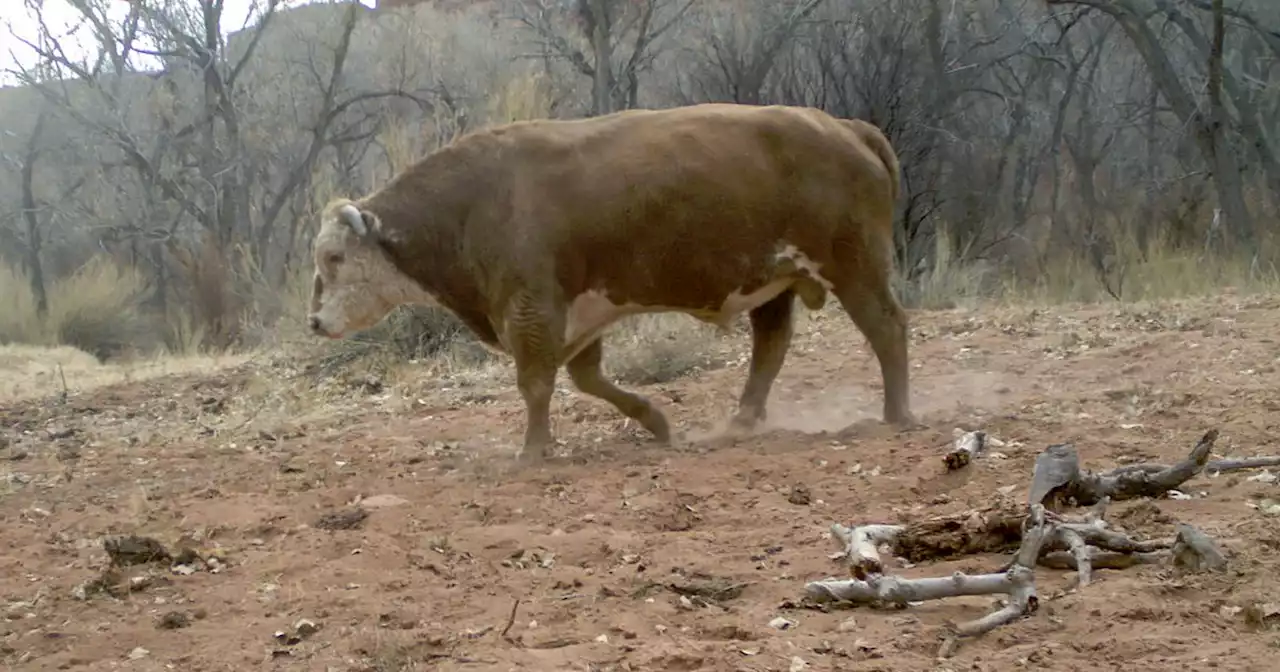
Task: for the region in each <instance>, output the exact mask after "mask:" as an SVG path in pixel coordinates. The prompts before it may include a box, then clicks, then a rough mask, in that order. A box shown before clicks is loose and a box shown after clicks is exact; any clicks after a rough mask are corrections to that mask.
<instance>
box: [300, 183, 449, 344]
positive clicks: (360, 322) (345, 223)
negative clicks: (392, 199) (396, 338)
mask: <svg viewBox="0 0 1280 672" xmlns="http://www.w3.org/2000/svg"><path fill="white" fill-rule="evenodd" d="M382 240H383V232H382V222H381V221H379V219H378V216H377V215H375V214H374V213H372V212H370V211H368V210H364V209H361V207H360V206H359V205H357V204H356V203H355V202H353V201H349V200H345V199H344V200H338V201H334V202H333V203H330V204H329V205H328V206H327V207H325V209H324V211H323V213H322V214H321V216H320V230H319V232H317V233H316V236H315V239H314V241H313V242H312V251H313V253H314V255H315V265H316V273H315V279H314V281H313V283H312V286H311V312H310V314H309V315H307V326H308V327H309V328H310V330H311V332H312V333H313V334H317V335H320V336H327V337H329V338H342V337H343V336H345V335H347V334H350V333H351V332H354V331H360V330H362V329H368V328H369V327H372V326H373V325H375V324H377V323H378V322H379V321H381V320H382V318H384V317H386V316H387V314H388V313H390V312H391V311H392V309H394V308H395V307H396V306H398V305H400V304H402V303H411V302H423V300H424V298H426V294H425V292H423V291H422V288H421V287H420V286H418V284H417V283H416V282H414V280H413V279H412V278H409V277H408V276H406V275H405V274H404V273H403V272H401V271H400V269H399V268H397V267H396V265H395V263H393V262H392V260H391V258H390V257H389V256H388V255H387V253H386V251H385V250H384V249H383V246H382V243H381V241H382Z"/></svg>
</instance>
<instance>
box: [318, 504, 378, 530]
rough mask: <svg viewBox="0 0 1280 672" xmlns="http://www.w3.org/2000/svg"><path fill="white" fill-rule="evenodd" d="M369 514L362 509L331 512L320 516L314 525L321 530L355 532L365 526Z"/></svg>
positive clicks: (354, 508)
mask: <svg viewBox="0 0 1280 672" xmlns="http://www.w3.org/2000/svg"><path fill="white" fill-rule="evenodd" d="M368 517H369V512H368V511H366V510H365V509H362V508H360V507H358V506H357V507H352V508H349V509H343V510H341V511H331V512H329V513H326V514H324V515H323V516H320V518H318V519H317V520H316V522H315V523H314V524H313V525H312V527H315V528H317V529H321V530H355V529H359V528H360V527H362V526H363V525H364V521H365V519H366V518H368Z"/></svg>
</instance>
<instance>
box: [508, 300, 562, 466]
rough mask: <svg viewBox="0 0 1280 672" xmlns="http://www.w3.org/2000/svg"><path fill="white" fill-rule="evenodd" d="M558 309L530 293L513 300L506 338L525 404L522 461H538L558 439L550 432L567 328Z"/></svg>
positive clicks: (527, 462)
mask: <svg viewBox="0 0 1280 672" xmlns="http://www.w3.org/2000/svg"><path fill="white" fill-rule="evenodd" d="M558 316H559V311H556V310H555V309H554V307H552V306H549V305H547V303H544V302H541V301H537V300H535V299H533V298H531V297H528V296H519V297H516V298H515V299H513V300H512V302H511V307H510V309H509V310H508V311H507V319H506V320H505V321H506V341H507V343H508V345H509V347H510V348H511V355H512V358H513V359H515V365H516V387H517V388H519V390H520V396H522V397H524V404H525V432H524V448H523V449H522V450H521V451H520V461H521V462H524V463H526V464H537V463H540V462H542V461H543V460H545V459H546V457H547V452H548V450H549V449H550V447H551V445H552V444H553V443H554V442H555V438H554V437H553V436H552V435H551V396H552V394H553V393H554V392H555V389H556V370H557V369H558V368H559V364H558V360H557V357H558V355H559V352H560V342H561V340H562V339H561V338H559V337H558V336H559V335H560V334H562V333H563V332H564V329H563V328H562V327H559V323H560V322H562V320H561V319H558Z"/></svg>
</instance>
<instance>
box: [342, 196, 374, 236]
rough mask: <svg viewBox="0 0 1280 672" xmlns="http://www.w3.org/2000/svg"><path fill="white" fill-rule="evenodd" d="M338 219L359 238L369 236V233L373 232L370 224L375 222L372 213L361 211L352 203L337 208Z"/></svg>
mask: <svg viewBox="0 0 1280 672" xmlns="http://www.w3.org/2000/svg"><path fill="white" fill-rule="evenodd" d="M338 217H340V218H341V219H342V221H343V222H345V223H346V225H347V226H349V227H351V230H352V231H354V232H355V234H356V235H357V236H360V237H361V238H364V237H365V236H368V235H369V232H370V231H372V230H373V226H372V224H375V223H376V221H377V218H376V217H374V216H373V213H371V212H366V211H363V210H361V209H360V208H358V207H356V206H355V204H354V203H347V204H345V205H343V206H342V207H340V208H338Z"/></svg>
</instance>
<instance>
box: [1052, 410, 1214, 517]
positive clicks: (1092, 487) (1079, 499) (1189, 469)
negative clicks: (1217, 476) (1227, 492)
mask: <svg viewBox="0 0 1280 672" xmlns="http://www.w3.org/2000/svg"><path fill="white" fill-rule="evenodd" d="M1217 440H1218V430H1217V429H1216V428H1215V429H1210V430H1209V431H1207V432H1205V433H1204V435H1203V436H1201V437H1200V440H1199V441H1198V442H1196V445H1195V447H1194V448H1192V449H1191V452H1190V453H1189V454H1188V455H1187V457H1186V458H1184V459H1183V460H1182V461H1180V462H1178V463H1177V464H1174V465H1172V466H1163V465H1153V464H1140V465H1130V466H1124V467H1119V468H1117V469H1112V470H1111V471H1107V472H1103V473H1097V474H1095V473H1093V472H1090V471H1086V470H1084V469H1083V468H1082V467H1081V466H1080V457H1079V456H1078V455H1077V454H1076V449H1075V446H1073V445H1072V444H1070V443H1060V444H1056V445H1052V446H1049V447H1048V448H1045V449H1044V451H1043V452H1041V453H1040V455H1038V456H1037V457H1036V470H1035V477H1034V478H1033V480H1032V482H1031V489H1030V492H1029V493H1028V500H1029V502H1031V503H1036V504H1045V505H1046V506H1047V507H1049V508H1051V509H1052V508H1053V506H1052V505H1051V504H1053V503H1061V502H1069V501H1074V502H1075V504H1076V505H1078V506H1090V505H1092V504H1095V503H1097V502H1099V501H1101V500H1102V499H1103V498H1108V499H1111V500H1112V501H1121V500H1126V499H1137V498H1139V497H1159V496H1161V495H1163V494H1165V493H1166V492H1168V491H1170V490H1173V489H1175V488H1177V487H1178V486H1180V485H1182V484H1183V483H1185V482H1187V481H1189V480H1191V479H1192V478H1193V477H1195V476H1196V475H1197V474H1199V473H1200V472H1201V471H1203V470H1204V467H1205V464H1206V463H1207V462H1208V461H1209V453H1210V451H1212V450H1213V443H1214V441H1217ZM1050 500H1052V501H1050Z"/></svg>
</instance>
